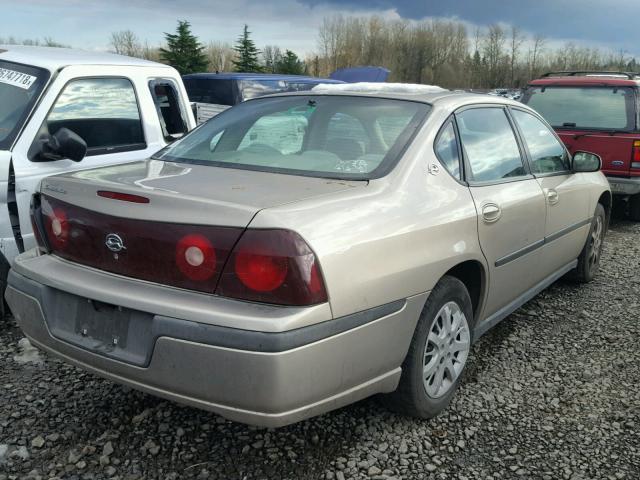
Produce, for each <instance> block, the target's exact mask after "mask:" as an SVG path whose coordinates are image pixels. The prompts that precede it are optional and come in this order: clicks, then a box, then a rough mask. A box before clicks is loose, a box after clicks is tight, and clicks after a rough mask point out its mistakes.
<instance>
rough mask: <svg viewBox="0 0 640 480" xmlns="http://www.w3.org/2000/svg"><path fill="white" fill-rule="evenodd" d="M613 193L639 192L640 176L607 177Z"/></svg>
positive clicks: (631, 193)
mask: <svg viewBox="0 0 640 480" xmlns="http://www.w3.org/2000/svg"><path fill="white" fill-rule="evenodd" d="M607 180H609V185H611V193H613V194H614V195H637V194H639V193H640V177H631V178H625V177H609V176H608V177H607Z"/></svg>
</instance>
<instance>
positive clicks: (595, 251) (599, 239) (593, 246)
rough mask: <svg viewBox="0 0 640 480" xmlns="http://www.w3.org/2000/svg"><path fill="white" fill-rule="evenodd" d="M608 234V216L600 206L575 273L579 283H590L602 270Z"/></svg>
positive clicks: (597, 208) (594, 216)
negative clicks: (603, 251)
mask: <svg viewBox="0 0 640 480" xmlns="http://www.w3.org/2000/svg"><path fill="white" fill-rule="evenodd" d="M606 232H607V215H606V213H605V211H604V207H603V206H602V205H600V204H598V206H597V207H596V211H595V214H594V215H593V220H592V221H591V230H589V236H588V237H587V243H586V244H585V246H584V248H583V249H582V253H580V256H579V257H578V266H577V267H576V270H575V272H574V275H573V276H574V279H575V280H577V281H578V282H582V283H588V282H590V281H591V280H593V279H594V277H595V276H596V273H598V269H599V268H600V257H601V255H602V247H603V245H604V237H605V234H606Z"/></svg>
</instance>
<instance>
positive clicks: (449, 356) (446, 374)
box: [383, 276, 473, 418]
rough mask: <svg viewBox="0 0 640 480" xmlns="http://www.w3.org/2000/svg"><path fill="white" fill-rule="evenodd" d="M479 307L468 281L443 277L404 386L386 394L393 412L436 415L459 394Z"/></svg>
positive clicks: (405, 368)
mask: <svg viewBox="0 0 640 480" xmlns="http://www.w3.org/2000/svg"><path fill="white" fill-rule="evenodd" d="M472 326H473V309H472V305H471V297H470V296H469V292H468V291H467V289H466V287H465V286H464V284H463V283H462V282H461V281H460V280H458V279H457V278H455V277H450V276H445V277H443V278H442V279H441V280H440V281H439V282H438V284H437V285H436V286H435V287H434V289H433V290H432V291H431V293H430V294H429V298H428V299H427V302H426V304H425V306H424V309H423V310H422V313H421V314H420V319H419V320H418V324H417V326H416V329H415V332H414V334H413V338H412V339H411V344H410V346H409V351H408V353H407V356H406V358H405V360H404V362H403V364H402V376H401V377H400V384H399V385H398V388H397V390H396V391H395V392H393V393H390V394H388V395H386V396H385V397H383V401H384V402H385V403H386V404H387V405H388V406H389V407H390V408H392V409H393V410H396V411H398V412H399V413H401V414H404V415H411V416H414V417H418V418H431V417H434V416H436V415H438V414H439V413H440V412H441V411H442V410H444V409H445V408H446V407H447V405H449V402H450V401H451V399H452V398H453V395H454V394H455V392H456V390H457V389H458V385H459V384H460V380H461V379H462V376H463V373H464V367H465V365H466V361H467V358H468V355H469V351H470V349H471V339H472V335H473V334H472Z"/></svg>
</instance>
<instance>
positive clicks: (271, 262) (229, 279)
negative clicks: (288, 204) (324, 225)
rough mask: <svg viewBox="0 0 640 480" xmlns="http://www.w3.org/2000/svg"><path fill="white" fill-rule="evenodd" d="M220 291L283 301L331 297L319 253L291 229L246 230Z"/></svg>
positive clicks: (252, 298)
mask: <svg viewBox="0 0 640 480" xmlns="http://www.w3.org/2000/svg"><path fill="white" fill-rule="evenodd" d="M216 293H217V294H219V295H222V296H225V297H233V298H238V299H241V300H250V301H255V302H264V303H273V304H279V305H314V304H317V303H322V302H326V301H327V292H326V289H325V285H324V280H323V278H322V274H321V272H320V268H319V266H318V262H317V260H316V256H315V254H314V253H313V251H312V250H311V249H310V248H309V246H308V245H307V244H306V242H305V241H304V240H303V239H302V238H301V237H300V235H298V234H297V233H295V232H292V231H289V230H246V231H245V232H244V234H243V235H242V237H240V240H239V241H238V244H237V245H236V246H235V248H234V249H233V252H232V254H231V256H230V257H229V260H227V264H226V266H225V269H224V271H223V272H222V276H221V278H220V282H219V284H218V288H217V290H216Z"/></svg>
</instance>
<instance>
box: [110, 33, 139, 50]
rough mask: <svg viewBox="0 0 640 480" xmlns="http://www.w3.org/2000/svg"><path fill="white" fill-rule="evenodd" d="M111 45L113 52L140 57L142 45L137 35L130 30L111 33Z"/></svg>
mask: <svg viewBox="0 0 640 480" xmlns="http://www.w3.org/2000/svg"><path fill="white" fill-rule="evenodd" d="M110 44H111V47H112V48H113V51H114V52H115V53H118V54H120V55H127V56H129V57H141V56H142V51H143V47H142V44H141V43H140V40H139V39H138V36H137V35H136V34H135V33H134V32H133V31H131V30H120V31H119V32H113V33H111V41H110Z"/></svg>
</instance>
